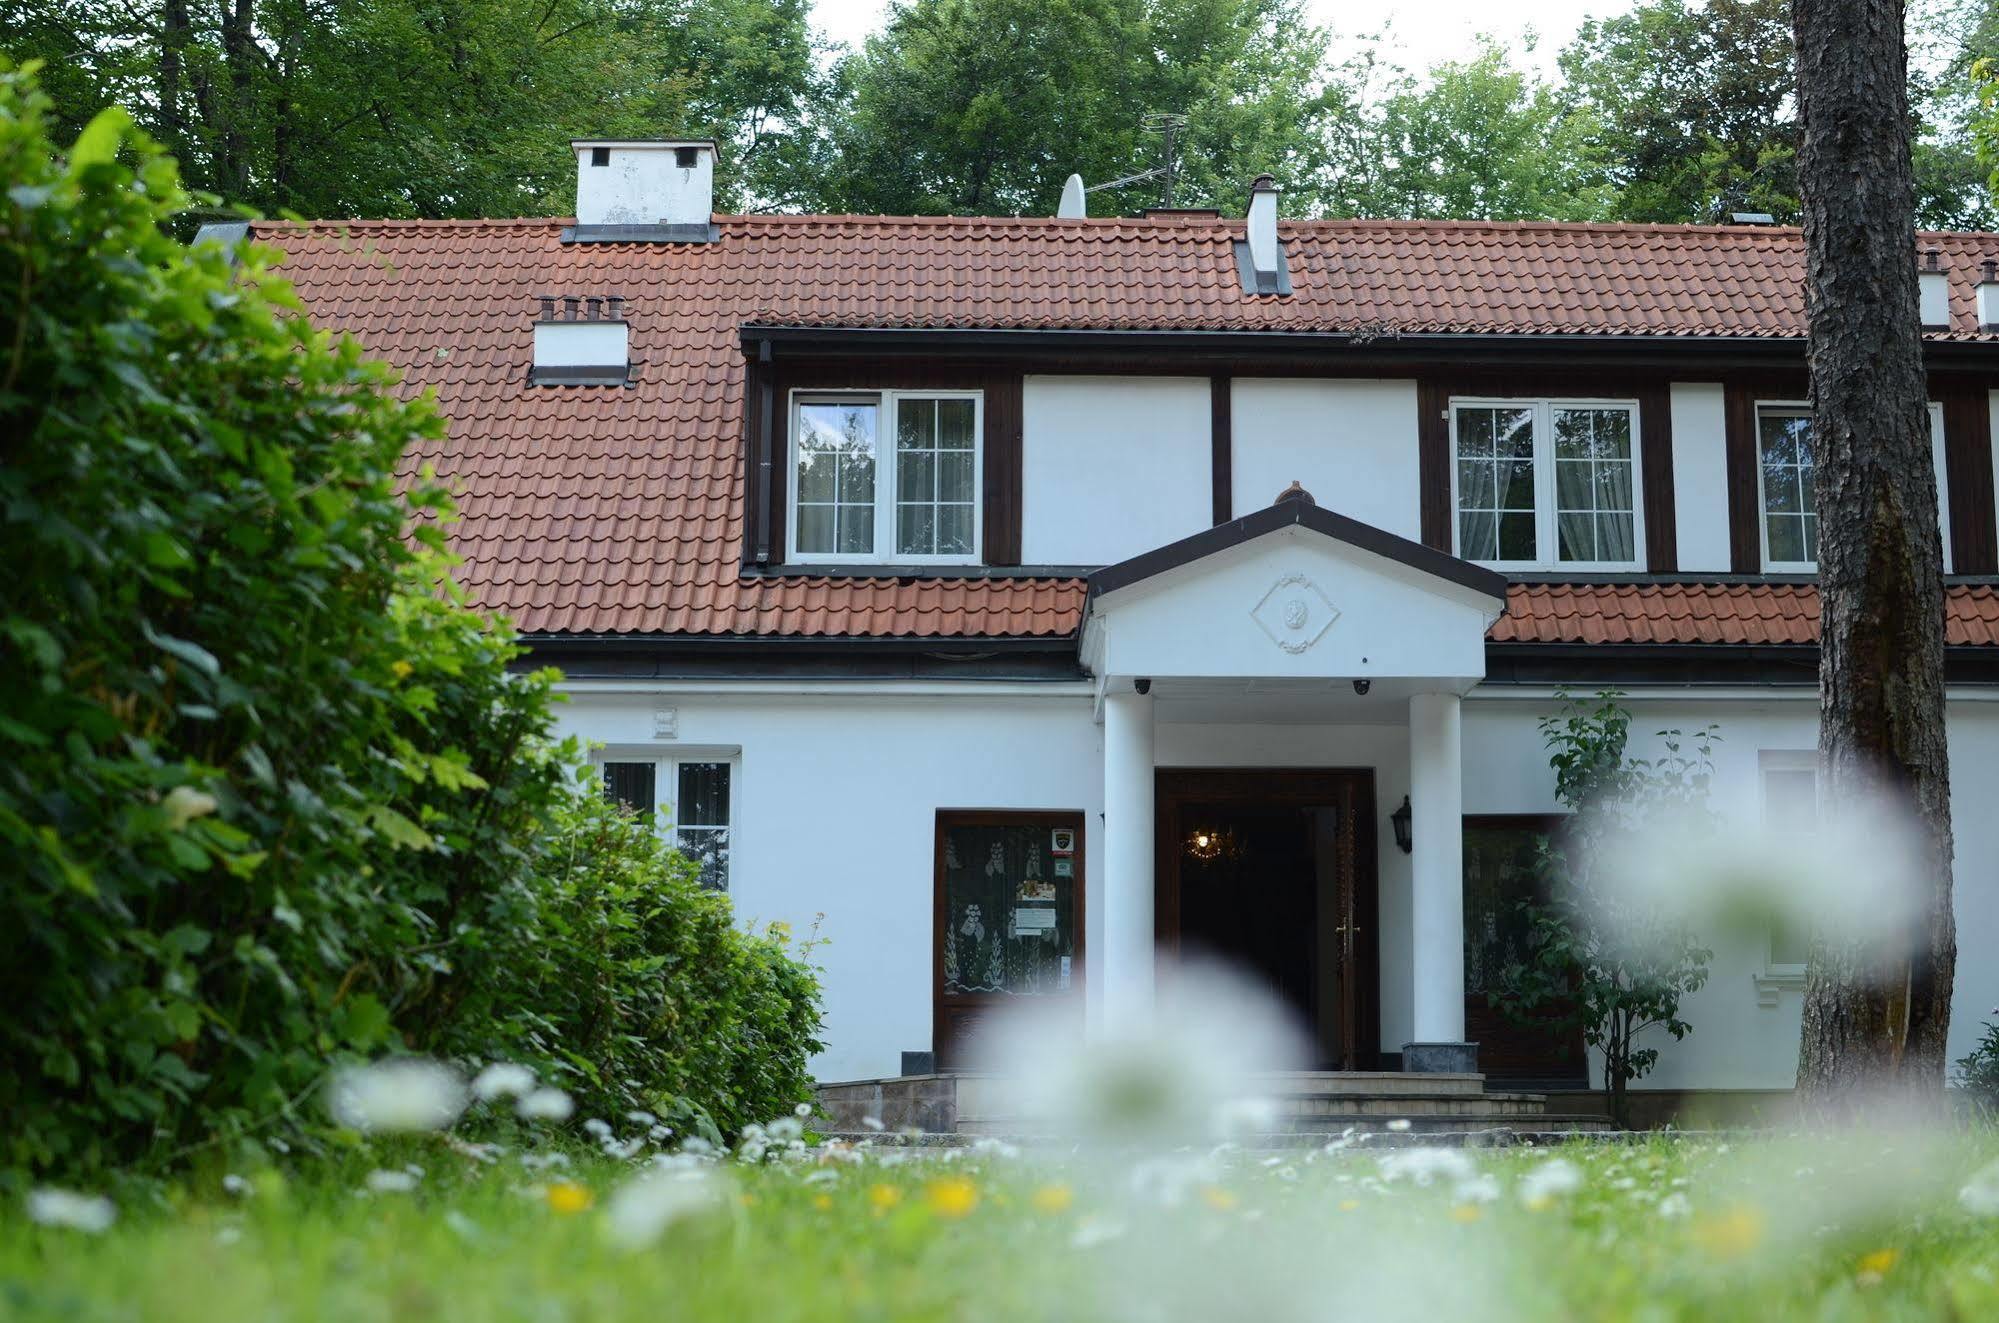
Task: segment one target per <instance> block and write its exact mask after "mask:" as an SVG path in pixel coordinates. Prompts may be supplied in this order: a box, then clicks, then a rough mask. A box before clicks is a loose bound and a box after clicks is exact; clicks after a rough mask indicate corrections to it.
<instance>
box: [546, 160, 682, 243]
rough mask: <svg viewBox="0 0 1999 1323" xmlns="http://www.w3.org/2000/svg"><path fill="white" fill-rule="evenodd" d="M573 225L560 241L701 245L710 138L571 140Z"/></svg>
mask: <svg viewBox="0 0 1999 1323" xmlns="http://www.w3.org/2000/svg"><path fill="white" fill-rule="evenodd" d="M569 146H570V148H571V150H573V151H574V152H575V153H576V224H574V225H572V226H570V227H568V228H567V229H565V230H563V232H562V242H564V243H709V242H712V241H713V240H714V239H715V238H716V237H717V231H716V229H715V225H714V213H715V144H714V143H713V142H709V141H705V140H702V141H684V142H676V141H660V142H647V141H618V140H608V139H592V138H578V139H576V140H575V141H574V142H571V143H570V144H569Z"/></svg>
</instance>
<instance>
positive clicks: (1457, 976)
mask: <svg viewBox="0 0 1999 1323" xmlns="http://www.w3.org/2000/svg"><path fill="white" fill-rule="evenodd" d="M1458 705H1459V700H1458V696H1457V695H1456V694H1417V695H1415V696H1414V697H1412V698H1411V699H1410V700H1409V807H1410V814H1411V817H1412V819H1413V821H1412V828H1413V830H1412V833H1411V835H1412V841H1411V844H1412V845H1413V846H1414V849H1413V850H1412V851H1411V852H1410V859H1409V871H1410V905H1409V928H1410V934H1411V939H1412V941H1413V942H1414V951H1413V958H1412V959H1411V961H1410V968H1411V970H1412V971H1413V972H1414V975H1415V980H1416V986H1415V997H1414V1002H1413V1005H1414V1016H1413V1021H1414V1025H1413V1027H1414V1030H1415V1034H1414V1041H1416V1042H1418V1043H1461V1042H1463V1041H1464V1037H1465V899H1464V754H1463V749H1462V747H1461V744H1460V738H1459V714H1458Z"/></svg>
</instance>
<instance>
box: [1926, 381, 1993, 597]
mask: <svg viewBox="0 0 1999 1323" xmlns="http://www.w3.org/2000/svg"><path fill="white" fill-rule="evenodd" d="M1930 387H1931V389H1930V394H1931V397H1932V398H1933V399H1936V400H1938V401H1940V402H1941V403H1942V405H1943V458H1944V486H1945V487H1946V489H1947V490H1946V492H1945V497H1946V499H1947V500H1948V501H1949V504H1950V561H1951V570H1952V572H1953V573H1956V574H1993V573H1999V528H1996V527H1995V522H1994V511H1993V503H1992V501H1993V491H1992V406H1991V401H1990V397H1989V392H1988V390H1987V388H1986V385H1985V383H1984V381H1982V380H1971V381H1964V380H1958V379H1949V378H1937V377H1932V378H1931V379H1930Z"/></svg>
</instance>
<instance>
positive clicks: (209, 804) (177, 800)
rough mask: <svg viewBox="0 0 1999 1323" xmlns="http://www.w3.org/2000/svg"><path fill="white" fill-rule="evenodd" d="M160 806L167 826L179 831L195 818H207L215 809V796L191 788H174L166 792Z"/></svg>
mask: <svg viewBox="0 0 1999 1323" xmlns="http://www.w3.org/2000/svg"><path fill="white" fill-rule="evenodd" d="M161 806H162V807H163V808H165V809H166V811H167V825H168V826H169V827H171V828H173V829H174V830H175V831H179V830H180V829H181V828H183V827H185V826H187V824H188V823H190V822H193V821H194V820H195V819H196V818H205V817H207V816H208V815H209V814H211V813H213V812H215V809H216V803H215V796H213V795H211V794H209V793H208V792H207V791H205V790H196V789H195V788H194V787H193V786H175V787H174V788H173V789H172V790H169V791H167V797H166V798H165V799H164V800H162V801H161Z"/></svg>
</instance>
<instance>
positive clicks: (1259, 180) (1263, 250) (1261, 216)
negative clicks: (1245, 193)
mask: <svg viewBox="0 0 1999 1323" xmlns="http://www.w3.org/2000/svg"><path fill="white" fill-rule="evenodd" d="M1244 229H1245V231H1246V232H1247V233H1246V238H1245V241H1244V243H1243V245H1242V247H1241V249H1239V250H1238V256H1237V266H1238V267H1239V268H1240V274H1241V275H1242V287H1243V292H1244V293H1246V294H1289V293H1290V292H1291V274H1290V272H1289V271H1287V270H1285V266H1284V249H1283V247H1282V246H1281V245H1279V244H1278V242H1277V181H1276V180H1274V179H1272V178H1271V177H1270V176H1269V175H1258V176H1257V177H1256V182H1254V183H1252V184H1251V185H1250V186H1249V218H1248V221H1247V223H1246V224H1245V226H1244Z"/></svg>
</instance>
